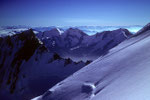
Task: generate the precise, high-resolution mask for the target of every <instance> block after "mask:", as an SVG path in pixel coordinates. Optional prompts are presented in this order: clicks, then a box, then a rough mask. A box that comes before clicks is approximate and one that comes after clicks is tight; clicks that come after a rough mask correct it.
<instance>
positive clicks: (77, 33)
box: [64, 28, 87, 37]
mask: <svg viewBox="0 0 150 100" xmlns="http://www.w3.org/2000/svg"><path fill="white" fill-rule="evenodd" d="M64 33H65V34H67V35H71V36H77V37H81V36H87V34H86V33H84V32H83V31H81V30H79V29H78V28H69V29H68V30H66V31H65V32H64Z"/></svg>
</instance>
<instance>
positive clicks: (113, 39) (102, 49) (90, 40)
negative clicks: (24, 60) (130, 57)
mask: <svg viewBox="0 0 150 100" xmlns="http://www.w3.org/2000/svg"><path fill="white" fill-rule="evenodd" d="M53 30H54V29H53ZM43 34H44V33H43ZM51 34H52V36H53V37H52V36H50V35H51ZM56 34H58V33H56ZM130 36H131V33H130V32H129V31H128V30H126V29H118V30H114V31H105V32H101V33H97V34H96V35H92V36H89V35H87V34H85V33H84V32H82V31H81V30H79V29H73V28H70V29H68V30H66V31H65V32H64V33H62V34H61V35H59V36H58V35H57V36H54V35H53V33H51V32H50V31H49V36H48V37H42V38H41V37H39V38H40V39H41V40H42V41H43V42H44V44H45V45H46V47H48V49H49V50H51V51H53V52H57V53H58V54H59V55H61V56H62V57H65V58H67V57H71V59H73V60H75V61H79V60H84V61H86V60H94V59H96V58H98V57H99V56H101V55H104V54H106V53H107V52H108V51H109V50H110V49H111V48H113V47H115V46H116V45H118V44H119V43H121V42H122V41H124V40H125V39H127V38H129V37H130Z"/></svg>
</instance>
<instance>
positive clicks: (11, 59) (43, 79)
mask: <svg viewBox="0 0 150 100" xmlns="http://www.w3.org/2000/svg"><path fill="white" fill-rule="evenodd" d="M89 63H90V62H87V63H84V62H82V61H80V62H73V61H72V60H71V59H69V58H68V59H64V58H61V57H60V56H59V55H58V54H56V53H52V52H51V51H48V49H47V48H46V47H45V46H44V45H43V43H42V42H41V41H40V40H39V39H38V38H37V37H36V36H35V34H34V33H33V30H31V29H30V30H27V31H24V32H22V33H20V34H16V35H12V36H7V37H3V38H0V99H1V100H29V99H31V98H33V97H35V96H38V95H40V94H42V93H43V92H44V91H46V90H47V89H48V88H50V87H52V86H53V85H55V84H56V83H58V82H60V81H61V80H63V79H65V78H66V77H68V76H69V75H71V74H72V73H74V72H75V71H77V70H79V69H80V68H82V67H84V66H85V65H87V64H89ZM41 86H42V87H41Z"/></svg>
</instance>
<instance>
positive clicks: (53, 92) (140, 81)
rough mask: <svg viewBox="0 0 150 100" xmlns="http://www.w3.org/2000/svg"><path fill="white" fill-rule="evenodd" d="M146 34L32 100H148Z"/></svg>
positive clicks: (149, 37)
mask: <svg viewBox="0 0 150 100" xmlns="http://www.w3.org/2000/svg"><path fill="white" fill-rule="evenodd" d="M149 44H150V31H145V32H144V33H142V34H140V35H138V36H136V37H132V38H130V39H127V40H125V41H124V42H122V43H121V44H119V45H118V46H116V47H115V48H113V49H112V50H110V52H109V53H108V54H106V55H105V56H103V57H100V58H99V59H97V60H95V61H94V62H92V63H91V64H89V65H87V66H86V67H84V68H82V69H81V70H79V71H77V72H76V73H74V74H73V75H72V76H70V77H68V78H67V79H65V80H63V81H62V82H60V83H58V84H57V85H56V86H54V87H53V88H51V89H49V90H48V91H47V92H45V94H43V95H41V96H39V97H38V98H36V99H33V100H149V99H150V95H149V93H150V85H149V83H150V77H149V75H150V67H149V65H150V62H149V60H150V54H149V51H150V45H149Z"/></svg>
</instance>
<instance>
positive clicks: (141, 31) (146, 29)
mask: <svg viewBox="0 0 150 100" xmlns="http://www.w3.org/2000/svg"><path fill="white" fill-rule="evenodd" d="M149 30H150V23H148V24H147V25H145V26H144V27H143V28H142V29H140V30H139V31H138V32H137V33H136V35H139V34H141V33H144V32H146V31H149Z"/></svg>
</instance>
